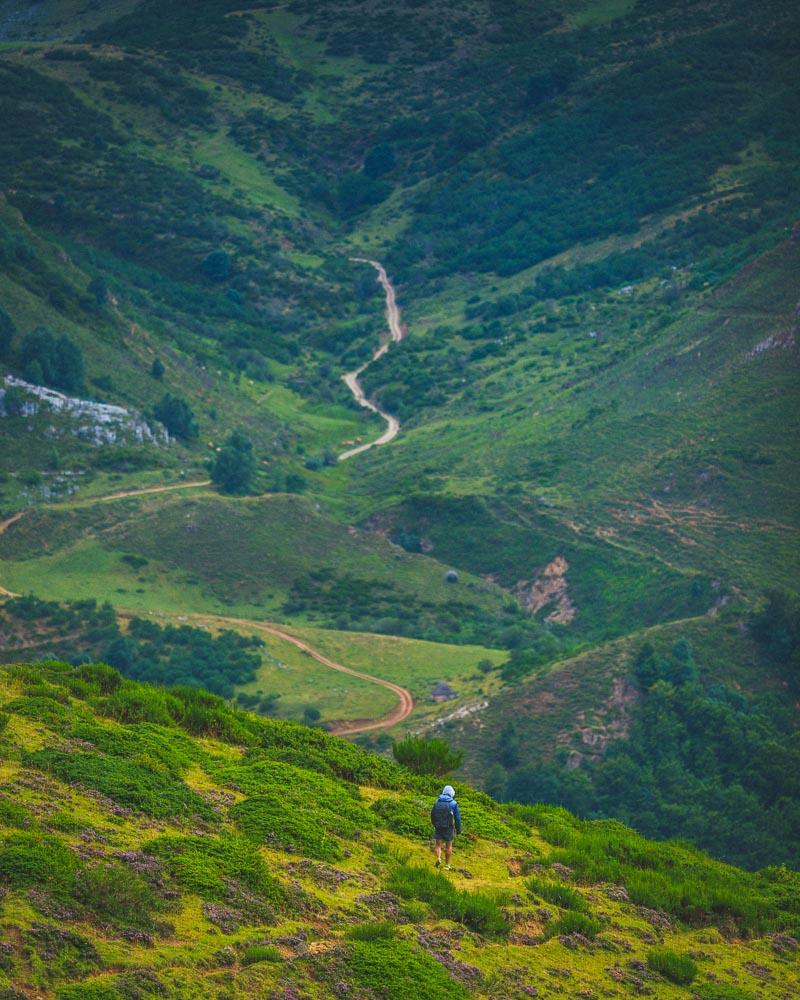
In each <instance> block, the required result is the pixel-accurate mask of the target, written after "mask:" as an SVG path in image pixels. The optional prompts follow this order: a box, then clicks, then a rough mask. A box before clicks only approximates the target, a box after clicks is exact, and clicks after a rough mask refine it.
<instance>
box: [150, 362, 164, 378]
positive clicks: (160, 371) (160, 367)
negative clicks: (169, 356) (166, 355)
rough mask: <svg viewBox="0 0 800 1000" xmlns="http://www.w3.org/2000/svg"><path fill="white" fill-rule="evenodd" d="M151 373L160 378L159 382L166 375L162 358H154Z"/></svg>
mask: <svg viewBox="0 0 800 1000" xmlns="http://www.w3.org/2000/svg"><path fill="white" fill-rule="evenodd" d="M150 374H151V375H152V377H153V378H154V379H158V381H159V382H160V381H161V379H162V378H163V377H164V362H163V361H162V360H161V358H153V363H152V365H150Z"/></svg>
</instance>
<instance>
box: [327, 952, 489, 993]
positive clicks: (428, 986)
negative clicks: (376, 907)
mask: <svg viewBox="0 0 800 1000" xmlns="http://www.w3.org/2000/svg"><path fill="white" fill-rule="evenodd" d="M346 962H347V965H348V966H349V969H350V978H352V981H353V983H354V984H355V985H356V986H358V987H360V988H361V989H362V990H365V991H369V992H370V995H372V994H374V995H376V996H386V997H391V1000H467V998H468V997H469V995H470V994H469V992H468V991H467V989H466V988H465V987H464V986H462V984H461V983H459V982H456V981H455V980H454V979H451V977H450V976H449V975H448V973H447V971H446V970H445V968H444V966H442V965H441V964H440V963H439V962H437V961H436V960H435V959H433V958H431V957H430V956H429V955H427V954H426V953H425V952H424V951H422V950H421V949H419V948H415V947H414V946H413V945H410V944H408V943H407V942H406V941H400V940H398V939H391V940H390V939H386V938H383V939H378V940H373V941H351V942H350V943H349V947H348V954H347V958H346Z"/></svg>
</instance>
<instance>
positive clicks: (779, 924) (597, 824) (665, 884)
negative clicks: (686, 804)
mask: <svg viewBox="0 0 800 1000" xmlns="http://www.w3.org/2000/svg"><path fill="white" fill-rule="evenodd" d="M518 815H520V816H523V815H524V816H525V817H526V818H530V819H532V818H533V816H534V815H536V816H537V817H538V819H537V822H538V823H539V824H540V830H541V831H542V835H543V836H544V835H545V830H550V836H549V837H548V839H549V840H550V842H551V843H554V842H555V841H556V840H557V841H558V842H559V843H562V844H563V845H564V846H560V847H556V849H555V850H553V851H552V853H551V854H550V855H549V858H548V860H549V861H558V862H560V863H561V864H564V865H567V866H569V867H570V868H572V869H573V871H574V872H575V874H576V876H577V877H578V878H579V879H581V880H585V881H586V882H592V883H598V882H611V883H614V884H616V885H624V886H625V888H626V889H627V891H628V895H629V896H630V899H631V900H632V901H633V902H634V903H638V904H639V905H641V906H647V907H649V908H650V909H654V910H664V911H665V912H667V913H670V914H673V915H674V916H677V917H678V918H680V919H682V920H685V921H686V922H687V923H690V924H692V925H695V926H697V925H703V924H714V923H720V922H727V923H729V924H735V925H736V926H737V927H738V928H739V929H740V930H743V931H753V932H758V933H764V932H767V931H770V930H784V929H785V930H789V931H793V930H794V929H795V928H796V927H797V925H798V923H800V920H798V917H800V902H798V900H799V899H800V896H799V895H798V889H800V878H799V877H798V876H797V875H796V874H794V873H791V872H789V870H788V869H782V868H773V869H765V870H763V871H761V872H757V873H751V872H746V871H743V870H741V869H738V868H734V867H732V866H731V865H727V864H724V863H723V862H721V861H715V860H714V859H712V858H709V857H708V856H707V855H705V854H703V853H702V852H701V851H699V850H697V849H696V848H693V847H690V846H689V845H687V844H683V843H678V842H670V841H667V842H655V841H648V840H646V839H645V838H644V837H641V836H640V835H639V834H637V833H635V832H634V831H633V830H631V829H629V828H628V827H626V826H623V824H622V823H619V822H617V821H616V820H599V821H597V820H596V821H582V820H578V819H576V818H575V817H572V816H570V815H569V813H566V812H564V810H560V809H552V808H550V807H528V808H527V809H526V810H525V813H523V812H522V811H521V810H520V811H519V812H518ZM553 830H558V833H557V834H556V835H555V837H554V836H553V835H552V833H553Z"/></svg>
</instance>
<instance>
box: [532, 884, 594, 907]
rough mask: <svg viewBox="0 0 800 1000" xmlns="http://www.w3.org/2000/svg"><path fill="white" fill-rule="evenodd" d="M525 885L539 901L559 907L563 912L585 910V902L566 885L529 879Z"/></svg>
mask: <svg viewBox="0 0 800 1000" xmlns="http://www.w3.org/2000/svg"><path fill="white" fill-rule="evenodd" d="M525 885H526V886H527V887H528V889H530V891H531V892H532V893H533V894H534V895H535V896H538V897H539V898H540V899H544V900H546V901H547V902H548V903H553V904H554V905H555V906H560V907H561V908H562V909H564V910H575V911H576V912H582V911H584V910H586V908H587V905H586V900H585V899H584V898H583V896H581V894H580V893H579V892H576V891H575V890H574V889H572V888H571V887H570V886H568V885H561V884H560V883H559V882H548V881H546V880H545V879H542V878H537V877H536V876H534V877H533V878H529V879H528V880H527V882H526V883H525Z"/></svg>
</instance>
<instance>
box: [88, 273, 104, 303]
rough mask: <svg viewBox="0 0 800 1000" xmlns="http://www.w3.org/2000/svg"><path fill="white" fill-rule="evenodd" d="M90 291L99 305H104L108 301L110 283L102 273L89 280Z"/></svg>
mask: <svg viewBox="0 0 800 1000" xmlns="http://www.w3.org/2000/svg"><path fill="white" fill-rule="evenodd" d="M89 293H90V294H91V295H93V296H94V299H95V302H96V303H97V304H98V305H99V306H104V305H105V304H106V302H108V284H107V282H106V279H105V278H103V277H101V275H99V274H98V275H96V276H95V277H94V278H92V280H91V281H90V282H89Z"/></svg>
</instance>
